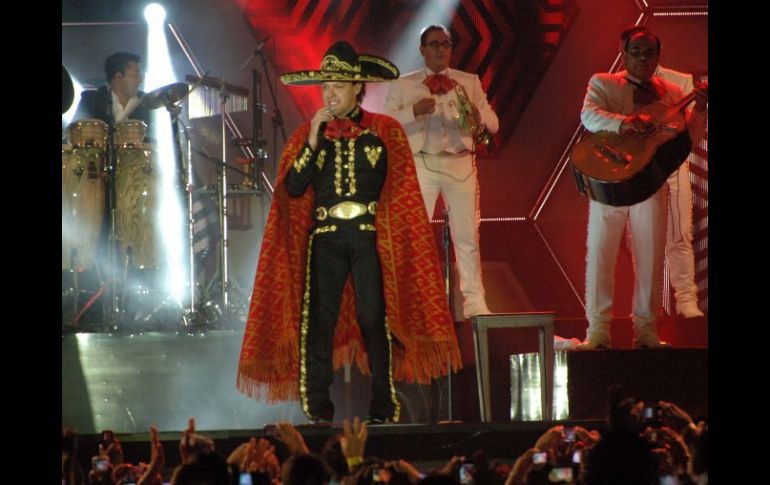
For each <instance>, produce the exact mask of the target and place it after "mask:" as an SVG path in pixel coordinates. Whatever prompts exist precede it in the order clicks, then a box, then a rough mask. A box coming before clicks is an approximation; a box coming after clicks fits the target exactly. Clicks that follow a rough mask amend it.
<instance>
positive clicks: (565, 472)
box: [548, 467, 572, 482]
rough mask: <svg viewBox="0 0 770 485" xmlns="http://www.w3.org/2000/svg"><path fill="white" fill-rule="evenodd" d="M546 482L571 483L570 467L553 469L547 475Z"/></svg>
mask: <svg viewBox="0 0 770 485" xmlns="http://www.w3.org/2000/svg"><path fill="white" fill-rule="evenodd" d="M548 480H549V481H551V482H571V481H572V467H554V468H551V472H550V473H549V474H548Z"/></svg>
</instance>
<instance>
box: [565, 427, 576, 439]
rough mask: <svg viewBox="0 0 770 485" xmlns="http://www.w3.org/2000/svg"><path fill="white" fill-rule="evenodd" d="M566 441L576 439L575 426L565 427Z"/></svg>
mask: <svg viewBox="0 0 770 485" xmlns="http://www.w3.org/2000/svg"><path fill="white" fill-rule="evenodd" d="M564 441H567V442H573V441H575V429H574V428H564Z"/></svg>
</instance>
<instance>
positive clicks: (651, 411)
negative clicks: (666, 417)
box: [642, 406, 655, 419]
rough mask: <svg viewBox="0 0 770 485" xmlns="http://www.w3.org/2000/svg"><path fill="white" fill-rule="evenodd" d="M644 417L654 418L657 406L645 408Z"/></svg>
mask: <svg viewBox="0 0 770 485" xmlns="http://www.w3.org/2000/svg"><path fill="white" fill-rule="evenodd" d="M642 416H643V417H644V419H652V418H654V417H655V408H654V407H651V406H647V407H646V408H644V414H643V415H642Z"/></svg>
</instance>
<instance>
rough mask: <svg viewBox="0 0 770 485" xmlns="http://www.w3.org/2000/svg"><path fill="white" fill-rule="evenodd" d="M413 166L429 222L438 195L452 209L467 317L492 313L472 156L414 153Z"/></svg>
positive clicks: (464, 154)
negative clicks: (483, 268)
mask: <svg viewBox="0 0 770 485" xmlns="http://www.w3.org/2000/svg"><path fill="white" fill-rule="evenodd" d="M414 164H415V167H416V168H417V180H418V181H419V183H420V190H421V192H422V198H423V201H424V202H425V210H426V211H427V212H428V219H432V218H433V211H434V209H435V207H436V200H437V199H438V196H439V194H441V196H442V197H443V198H444V204H445V205H446V206H447V208H448V209H449V230H450V232H451V235H452V244H453V245H454V250H455V257H456V259H457V272H458V273H459V276H460V291H461V292H462V294H463V313H464V315H465V316H466V317H467V316H469V315H474V314H480V313H489V310H488V308H487V305H486V302H485V299H484V285H483V283H482V280H481V253H480V251H479V184H478V179H477V177H476V168H475V167H474V166H473V159H472V158H471V155H470V153H468V152H465V153H460V154H456V155H429V154H426V153H422V152H420V153H416V154H414Z"/></svg>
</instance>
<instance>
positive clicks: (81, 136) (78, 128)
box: [67, 119, 107, 150]
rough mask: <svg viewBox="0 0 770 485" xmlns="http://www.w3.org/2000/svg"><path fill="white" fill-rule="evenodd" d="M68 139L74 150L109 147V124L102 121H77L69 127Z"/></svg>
mask: <svg viewBox="0 0 770 485" xmlns="http://www.w3.org/2000/svg"><path fill="white" fill-rule="evenodd" d="M67 139H68V141H69V142H70V144H71V145H72V146H73V147H74V148H86V147H93V148H99V149H101V150H104V149H105V148H106V147H107V123H105V122H104V121H102V120H95V119H87V120H77V121H73V122H72V123H70V125H69V126H68V127H67Z"/></svg>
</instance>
